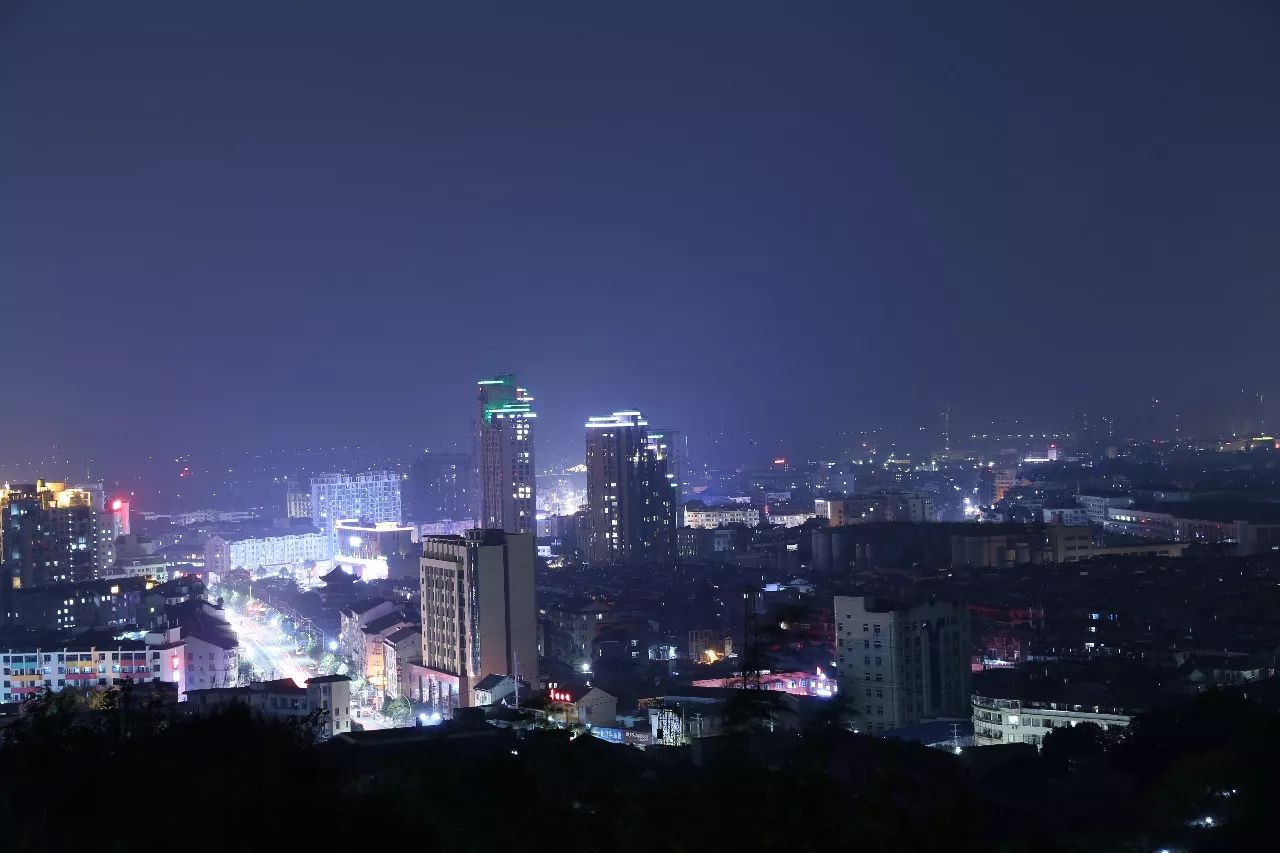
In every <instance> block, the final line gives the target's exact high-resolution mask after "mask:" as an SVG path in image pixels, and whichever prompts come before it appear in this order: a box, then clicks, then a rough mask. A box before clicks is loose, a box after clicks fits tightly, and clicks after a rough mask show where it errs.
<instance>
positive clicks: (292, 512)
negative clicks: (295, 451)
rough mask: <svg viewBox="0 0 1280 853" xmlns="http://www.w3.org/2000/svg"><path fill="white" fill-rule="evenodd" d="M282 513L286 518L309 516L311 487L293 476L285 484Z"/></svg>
mask: <svg viewBox="0 0 1280 853" xmlns="http://www.w3.org/2000/svg"><path fill="white" fill-rule="evenodd" d="M284 513H285V517H286V518H310V517H311V489H310V487H309V486H304V485H303V484H302V482H301V481H299V480H298V479H296V478H294V477H290V478H289V481H288V483H287V485H286V486H285V493H284Z"/></svg>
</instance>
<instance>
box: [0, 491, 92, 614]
mask: <svg viewBox="0 0 1280 853" xmlns="http://www.w3.org/2000/svg"><path fill="white" fill-rule="evenodd" d="M99 510H100V508H99V507H95V506H94V505H93V496H92V493H91V492H90V491H88V490H86V489H73V488H68V487H67V486H66V485H65V484H64V483H49V482H45V481H43V480H41V481H38V482H36V483H33V484H17V485H12V486H6V487H5V488H4V490H3V491H0V572H2V573H3V586H4V589H6V590H12V589H19V588H25V587H33V586H43V585H45V584H50V583H61V582H64V581H87V580H93V579H94V578H96V577H98V576H99V569H100V568H101V565H100V562H99V560H100V558H101V553H102V552H101V532H100V525H101V518H100V511H99Z"/></svg>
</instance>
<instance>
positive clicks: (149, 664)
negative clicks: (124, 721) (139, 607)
mask: <svg viewBox="0 0 1280 853" xmlns="http://www.w3.org/2000/svg"><path fill="white" fill-rule="evenodd" d="M171 663H172V661H171V654H170V653H168V652H166V651H161V650H157V649H152V648H149V647H146V646H144V645H143V644H141V643H138V642H132V643H120V644H117V645H113V646H110V647H107V646H103V647H93V646H60V647H57V648H40V647H37V646H32V647H30V648H26V649H0V665H3V671H4V679H3V682H0V683H2V684H3V689H0V701H3V702H6V703H8V702H24V701H26V700H27V699H31V698H34V697H35V696H36V695H37V694H38V693H39V692H40V691H41V690H43V689H47V690H50V691H51V692H54V693H57V692H59V691H61V690H63V689H64V688H67V687H77V688H83V689H90V690H97V689H102V690H105V689H106V688H108V687H110V686H111V685H112V684H114V683H115V681H116V680H128V681H135V682H146V681H175V680H177V679H176V677H175V670H174V668H173V666H171ZM178 663H179V664H180V663H181V660H180V659H179V660H178ZM179 689H181V687H179Z"/></svg>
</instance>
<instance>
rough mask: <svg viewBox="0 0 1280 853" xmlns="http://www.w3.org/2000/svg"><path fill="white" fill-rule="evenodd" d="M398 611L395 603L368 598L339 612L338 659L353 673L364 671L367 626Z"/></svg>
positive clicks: (383, 599) (382, 599)
mask: <svg viewBox="0 0 1280 853" xmlns="http://www.w3.org/2000/svg"><path fill="white" fill-rule="evenodd" d="M344 574H345V573H344ZM398 610H399V608H398V607H397V606H396V604H395V602H393V601H388V600H387V599H385V598H366V599H363V600H361V601H357V602H354V603H352V604H349V605H347V606H346V607H343V608H342V609H341V610H339V611H338V657H339V658H341V659H342V660H345V661H346V662H347V665H348V666H350V667H351V671H352V672H363V671H364V660H365V635H364V629H365V626H367V625H368V624H369V623H371V622H373V621H374V620H375V619H381V618H382V617H383V616H386V615H387V614H388V613H394V612H397V611H398Z"/></svg>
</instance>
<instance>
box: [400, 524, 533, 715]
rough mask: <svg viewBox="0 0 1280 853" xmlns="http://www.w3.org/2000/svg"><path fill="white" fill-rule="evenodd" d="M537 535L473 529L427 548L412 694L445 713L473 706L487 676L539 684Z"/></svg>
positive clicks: (428, 542)
mask: <svg viewBox="0 0 1280 853" xmlns="http://www.w3.org/2000/svg"><path fill="white" fill-rule="evenodd" d="M533 579H534V537H533V534H532V533H504V532H502V531H501V530H472V531H469V532H468V533H467V535H466V536H465V537H462V536H439V537H434V536H433V537H429V538H427V539H424V540H423V542H422V560H421V575H420V580H421V593H420V594H421V606H422V663H421V664H420V665H418V666H415V667H412V668H411V670H410V676H409V679H410V682H411V683H410V684H409V685H408V687H409V693H410V695H411V696H412V697H413V698H414V699H416V700H418V701H421V702H425V703H428V704H430V705H432V706H433V707H434V708H436V709H438V710H439V711H440V712H442V713H444V712H448V711H451V710H452V709H453V708H457V707H468V706H470V705H471V703H472V701H473V689H474V686H475V685H476V684H478V683H479V682H480V681H481V679H483V678H484V677H485V676H487V675H509V676H515V677H516V678H517V679H518V680H521V681H525V682H527V683H529V684H537V683H538V637H537V634H538V625H537V615H538V611H537V604H536V599H535V594H534V585H533Z"/></svg>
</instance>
